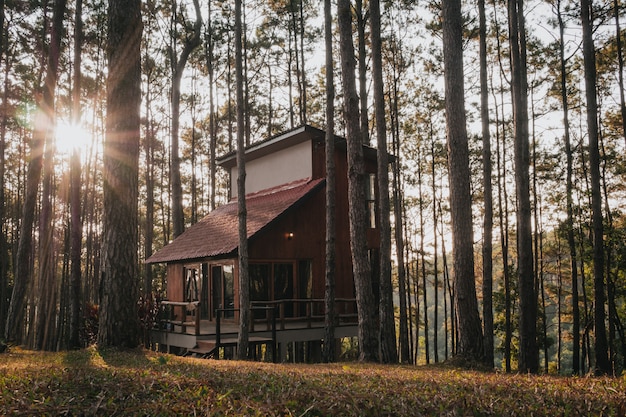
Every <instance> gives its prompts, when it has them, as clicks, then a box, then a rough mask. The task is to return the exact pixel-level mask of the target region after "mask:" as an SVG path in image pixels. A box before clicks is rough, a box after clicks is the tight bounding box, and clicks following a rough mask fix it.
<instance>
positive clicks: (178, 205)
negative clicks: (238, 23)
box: [170, 0, 202, 238]
mask: <svg viewBox="0 0 626 417" xmlns="http://www.w3.org/2000/svg"><path fill="white" fill-rule="evenodd" d="M193 6H194V9H195V11H196V21H195V22H194V25H193V36H191V37H189V38H186V39H185V44H184V45H183V50H182V52H181V54H180V57H178V58H176V53H175V50H174V48H171V50H170V59H171V62H172V104H171V105H172V156H171V158H172V168H171V173H170V176H171V185H172V222H173V223H174V238H176V237H177V236H179V235H181V234H182V233H183V231H184V229H185V217H184V213H183V189H182V184H181V179H180V156H179V140H178V138H179V126H180V83H181V80H182V77H183V71H184V70H185V66H186V65H187V60H188V59H189V55H190V54H191V53H192V52H193V51H194V49H196V48H197V47H198V46H200V35H201V29H202V14H201V12H200V4H199V0H193ZM174 7H176V6H174ZM173 16H175V13H173ZM173 19H174V17H173ZM175 24H176V22H174V25H175ZM172 42H176V40H175V39H174V40H172Z"/></svg>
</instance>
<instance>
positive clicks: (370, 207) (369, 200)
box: [365, 174, 376, 229]
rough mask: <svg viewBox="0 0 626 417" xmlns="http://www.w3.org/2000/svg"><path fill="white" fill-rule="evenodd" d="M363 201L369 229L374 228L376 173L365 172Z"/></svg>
mask: <svg viewBox="0 0 626 417" xmlns="http://www.w3.org/2000/svg"><path fill="white" fill-rule="evenodd" d="M365 202H366V204H367V208H366V209H367V222H368V224H367V225H368V227H369V228H370V229H376V174H367V177H366V179H365Z"/></svg>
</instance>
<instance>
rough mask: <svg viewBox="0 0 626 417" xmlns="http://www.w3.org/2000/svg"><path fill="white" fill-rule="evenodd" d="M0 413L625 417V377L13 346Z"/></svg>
mask: <svg viewBox="0 0 626 417" xmlns="http://www.w3.org/2000/svg"><path fill="white" fill-rule="evenodd" d="M0 415H74V416H75V415H107V416H113V415H150V416H156V415H262V416H266V415H285V416H335V415H337V416H363V415H372V416H378V415H395V416H421V415H423V416H432V415H444V416H445V415H448V416H511V415H519V416H541V415H546V416H548V415H549V416H556V415H563V416H570V415H573V416H590V415H595V416H601V415H611V416H624V415H626V379H625V378H594V377H585V378H582V377H581V378H564V377H551V376H527V375H503V374H499V373H486V372H476V371H467V370H458V369H452V368H449V367H444V366H438V367H432V366H431V367H411V366H382V365H372V364H353V363H346V364H333V365H274V364H266V363H255V362H237V361H214V360H201V359H189V358H181V357H176V356H170V355H162V354H158V353H154V352H149V351H136V352H117V351H97V350H96V349H93V348H92V349H86V350H82V351H76V352H61V353H42V352H30V351H24V350H20V349H17V348H13V349H12V350H11V351H10V352H9V353H4V354H2V355H0Z"/></svg>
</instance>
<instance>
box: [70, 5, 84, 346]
mask: <svg viewBox="0 0 626 417" xmlns="http://www.w3.org/2000/svg"><path fill="white" fill-rule="evenodd" d="M82 11H83V1H82V0H76V5H75V13H74V16H75V17H74V89H73V91H72V123H73V124H74V125H78V124H80V120H81V110H80V109H81V107H80V97H81V94H80V93H81V81H82V80H81V78H82V71H81V61H82V60H81V58H82V52H81V51H82V44H83V17H82ZM80 177H81V166H80V153H79V151H78V150H77V149H75V150H74V152H73V153H72V159H71V161H70V235H71V236H70V331H69V344H68V346H69V348H70V349H77V348H79V347H80V337H79V335H80V304H81V300H82V294H81V251H82V232H83V227H82V223H81V216H80V212H81V204H80Z"/></svg>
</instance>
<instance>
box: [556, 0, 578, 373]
mask: <svg viewBox="0 0 626 417" xmlns="http://www.w3.org/2000/svg"><path fill="white" fill-rule="evenodd" d="M556 15H557V19H558V23H559V64H560V71H561V74H560V84H561V105H562V106H563V141H564V144H565V157H566V160H567V169H566V174H565V175H566V178H565V194H566V202H567V220H566V224H567V226H566V227H567V245H568V248H569V257H570V268H571V285H572V373H573V374H574V375H579V374H580V307H579V297H578V260H577V255H576V240H575V237H574V201H573V197H572V194H573V191H574V185H573V180H572V178H573V154H572V144H571V138H570V124H569V100H568V95H567V61H566V59H565V25H564V23H563V15H562V12H561V1H560V0H557V2H556Z"/></svg>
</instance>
